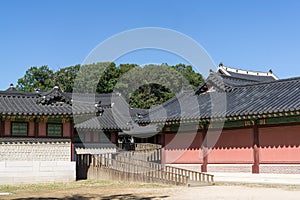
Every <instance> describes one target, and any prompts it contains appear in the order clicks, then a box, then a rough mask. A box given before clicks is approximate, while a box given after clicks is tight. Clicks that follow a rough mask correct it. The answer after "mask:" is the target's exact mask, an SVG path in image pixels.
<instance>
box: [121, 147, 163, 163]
mask: <svg viewBox="0 0 300 200" xmlns="http://www.w3.org/2000/svg"><path fill="white" fill-rule="evenodd" d="M116 155H117V156H118V157H126V158H130V159H134V160H143V161H148V162H156V163H160V162H161V149H157V150H152V151H122V152H118V153H117V154H116Z"/></svg>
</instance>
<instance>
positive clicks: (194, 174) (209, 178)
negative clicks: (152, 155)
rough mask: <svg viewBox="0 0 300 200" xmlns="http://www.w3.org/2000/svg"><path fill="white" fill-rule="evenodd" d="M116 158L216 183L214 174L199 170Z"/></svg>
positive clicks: (190, 179) (193, 179)
mask: <svg viewBox="0 0 300 200" xmlns="http://www.w3.org/2000/svg"><path fill="white" fill-rule="evenodd" d="M115 159H116V160H120V161H122V162H130V163H133V164H136V165H139V166H144V167H149V168H153V169H156V170H164V171H167V172H172V173H174V174H180V175H184V176H188V177H189V182H190V183H192V182H202V183H203V182H204V183H214V176H213V175H210V174H206V173H202V172H197V171H192V170H187V169H182V168H178V167H173V166H163V165H161V164H158V163H154V162H145V161H143V160H136V159H132V158H127V157H122V156H120V155H116V156H115Z"/></svg>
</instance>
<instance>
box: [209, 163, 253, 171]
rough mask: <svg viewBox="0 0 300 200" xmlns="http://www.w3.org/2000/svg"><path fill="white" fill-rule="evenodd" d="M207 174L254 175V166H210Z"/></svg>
mask: <svg viewBox="0 0 300 200" xmlns="http://www.w3.org/2000/svg"><path fill="white" fill-rule="evenodd" d="M207 172H208V173H209V172H227V173H252V164H208V165H207Z"/></svg>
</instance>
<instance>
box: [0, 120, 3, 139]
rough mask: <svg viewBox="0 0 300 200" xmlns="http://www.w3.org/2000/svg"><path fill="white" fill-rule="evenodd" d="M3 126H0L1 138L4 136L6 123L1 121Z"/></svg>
mask: <svg viewBox="0 0 300 200" xmlns="http://www.w3.org/2000/svg"><path fill="white" fill-rule="evenodd" d="M0 123H1V125H0V137H1V136H4V121H3V120H1V122H0Z"/></svg>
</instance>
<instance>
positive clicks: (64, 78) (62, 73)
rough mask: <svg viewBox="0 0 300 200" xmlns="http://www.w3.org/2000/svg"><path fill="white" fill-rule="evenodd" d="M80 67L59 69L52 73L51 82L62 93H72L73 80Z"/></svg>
mask: <svg viewBox="0 0 300 200" xmlns="http://www.w3.org/2000/svg"><path fill="white" fill-rule="evenodd" d="M79 69H80V65H75V66H70V67H65V68H61V69H59V70H58V71H56V72H55V73H54V76H53V82H54V84H55V85H57V86H59V87H60V88H61V90H62V91H64V92H73V86H74V81H75V78H76V76H77V74H78V72H79Z"/></svg>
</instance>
